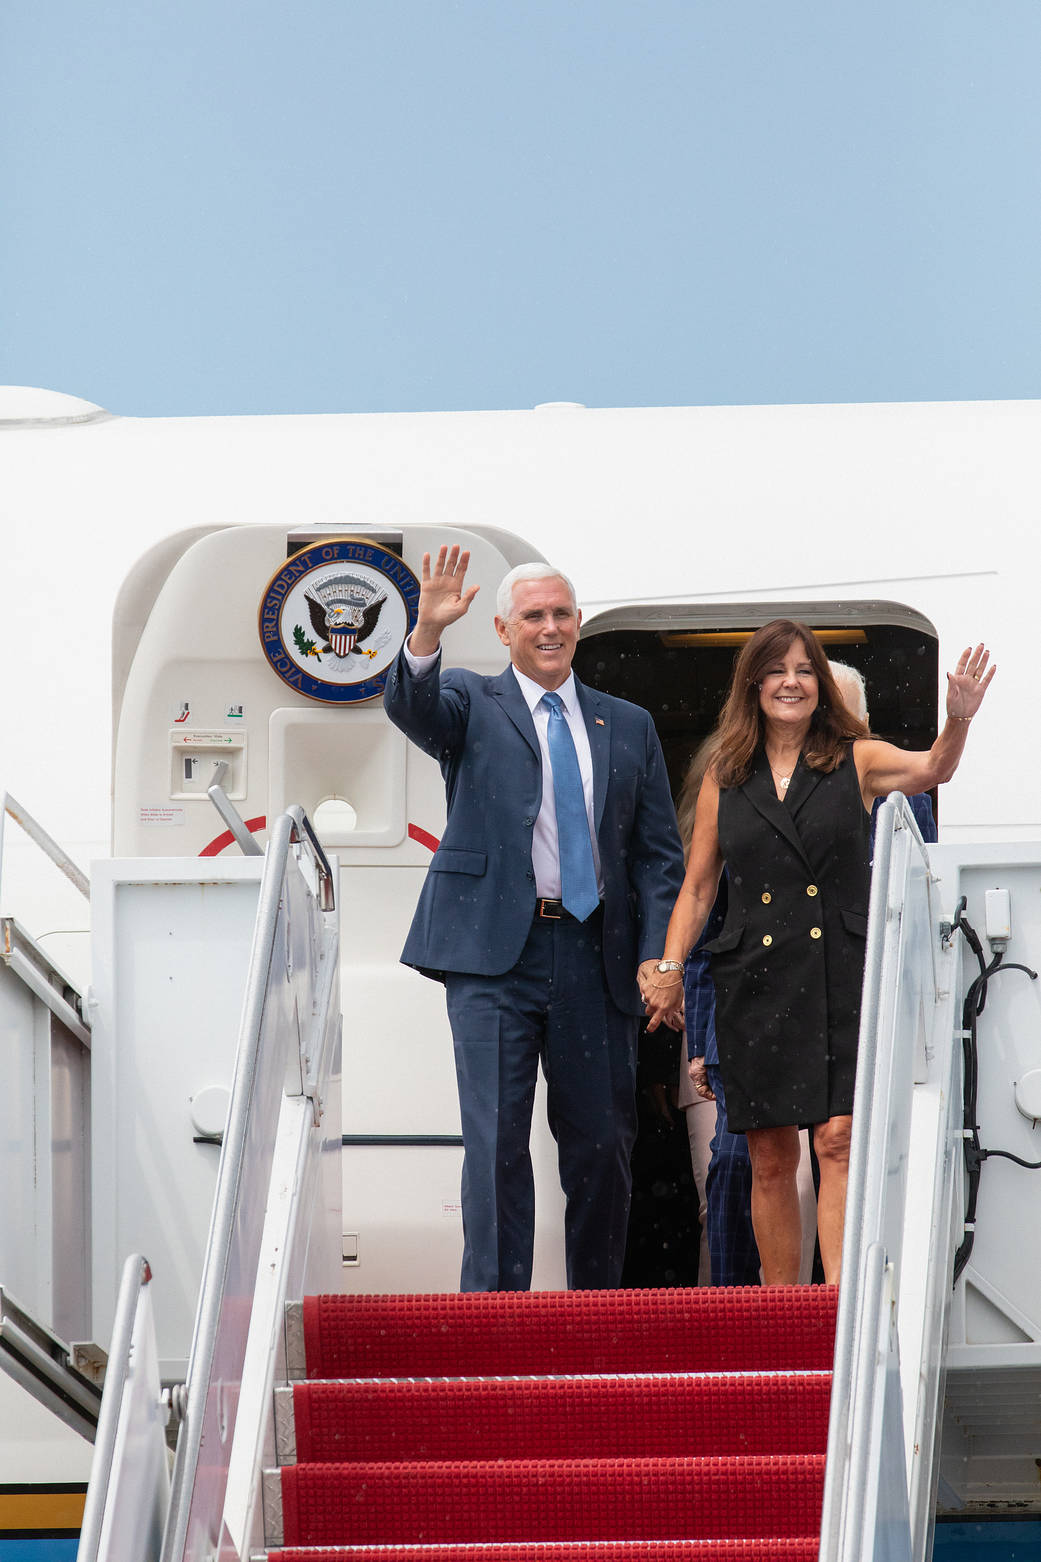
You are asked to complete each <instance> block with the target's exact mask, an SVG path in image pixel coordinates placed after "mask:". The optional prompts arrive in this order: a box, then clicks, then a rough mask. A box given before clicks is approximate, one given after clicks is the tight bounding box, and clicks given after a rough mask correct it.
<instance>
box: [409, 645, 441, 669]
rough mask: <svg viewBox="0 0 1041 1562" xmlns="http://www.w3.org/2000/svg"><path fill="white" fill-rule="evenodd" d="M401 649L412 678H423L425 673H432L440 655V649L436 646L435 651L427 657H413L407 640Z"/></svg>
mask: <svg viewBox="0 0 1041 1562" xmlns="http://www.w3.org/2000/svg"><path fill="white" fill-rule="evenodd" d="M401 649H402V650H403V651H404V653H405V662H406V665H407V666H408V670H409V672H410V673H411V674H412V676H413V678H425V677H426V675H427V673H429V672H432V671H433V669H434V665H435V663H436V662H437V660H438V658H439V657H440V655H441V647H440V646H438V648H437V650H436V651H431V653H430V655H429V656H414V655H413V654H412V652H411V651H410V650H409V645H408V641H407V640H406V641H405V644H404V645H403V646H402V647H401Z"/></svg>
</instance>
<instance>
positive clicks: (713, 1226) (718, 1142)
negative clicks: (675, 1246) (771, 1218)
mask: <svg viewBox="0 0 1041 1562" xmlns="http://www.w3.org/2000/svg"><path fill="white" fill-rule="evenodd" d="M708 1082H709V1086H710V1088H711V1090H712V1094H713V1095H714V1096H715V1098H716V1132H715V1136H714V1137H713V1140H712V1143H711V1145H710V1146H709V1151H710V1159H709V1163H708V1176H707V1177H706V1179H705V1202H706V1206H707V1210H706V1219H707V1222H708V1246H709V1259H710V1262H711V1265H712V1284H713V1285H758V1284H759V1249H758V1248H757V1247H756V1242H755V1231H754V1230H753V1228H752V1161H751V1157H750V1156H749V1154H748V1140H747V1139H746V1138H745V1136H744V1134H732V1133H731V1132H730V1129H729V1128H728V1127H727V1103H726V1097H725V1096H724V1094H723V1076H722V1075H721V1074H720V1072H719V1069H718V1067H716V1066H714V1065H713V1064H711V1063H710V1064H708Z"/></svg>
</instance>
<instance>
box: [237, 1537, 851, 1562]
mask: <svg viewBox="0 0 1041 1562" xmlns="http://www.w3.org/2000/svg"><path fill="white" fill-rule="evenodd" d="M819 1549H820V1546H819V1542H818V1540H817V1539H816V1537H815V1536H812V1535H807V1536H803V1537H801V1538H796V1539H792V1538H790V1537H787V1536H785V1537H777V1538H771V1539H767V1540H600V1541H595V1540H591V1541H584V1540H558V1541H549V1542H543V1541H534V1542H533V1541H527V1540H526V1541H520V1542H515V1543H513V1544H509V1543H507V1544H505V1545H465V1546H453V1545H443V1546H320V1547H310V1548H306V1549H305V1548H301V1547H296V1548H293V1547H286V1548H283V1549H282V1550H279V1551H270V1552H268V1562H817V1556H818V1552H819Z"/></svg>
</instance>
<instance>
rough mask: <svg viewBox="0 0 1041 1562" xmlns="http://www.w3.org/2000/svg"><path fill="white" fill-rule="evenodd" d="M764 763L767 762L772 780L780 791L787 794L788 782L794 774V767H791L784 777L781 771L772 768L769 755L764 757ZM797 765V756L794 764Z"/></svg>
mask: <svg viewBox="0 0 1041 1562" xmlns="http://www.w3.org/2000/svg"><path fill="white" fill-rule="evenodd" d="M766 762H767V764H768V765H770V774H771V775H772V776H773V777H774V779H775V781H776V782H777V784H778V786H779V787H780V788H781V791H782V792H787V790H788V785H789V782H790V781H791V779H792V776H793V775H794V774H795V765H793V766H792V768H791V770H789V772H788V774H787V775H785V774H784V772H783V771H781V770H777V769H775V768H774V766H773V765H772V764H771V763H770V756H769V754H768V755H767V756H766ZM798 763H799V757H798V755H796V758H795V764H796V765H797V764H798Z"/></svg>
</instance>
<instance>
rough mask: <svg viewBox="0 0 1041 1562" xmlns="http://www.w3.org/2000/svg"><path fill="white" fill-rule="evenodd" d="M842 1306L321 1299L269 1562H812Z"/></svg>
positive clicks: (661, 1300) (829, 1301)
mask: <svg viewBox="0 0 1041 1562" xmlns="http://www.w3.org/2000/svg"><path fill="white" fill-rule="evenodd" d="M836 1299H837V1293H836V1292H835V1291H834V1290H831V1289H825V1288H823V1287H791V1288H784V1289H771V1290H763V1289H760V1288H758V1287H750V1288H748V1289H741V1290H713V1289H710V1288H707V1287H705V1288H700V1289H697V1290H682V1291H680V1290H675V1291H667V1290H660V1291H572V1292H563V1293H547V1292H532V1293H502V1292H500V1293H496V1294H492V1295H470V1296H462V1295H450V1296H375V1297H346V1296H331V1297H313V1298H311V1299H309V1300H308V1301H306V1302H305V1303H304V1304H303V1323H304V1335H305V1340H306V1354H307V1377H308V1381H307V1382H303V1383H297V1384H296V1385H295V1387H294V1389H293V1392H292V1412H293V1415H292V1420H293V1427H294V1432H293V1438H294V1441H295V1448H294V1449H293V1453H295V1460H296V1462H295V1463H287V1464H285V1465H284V1467H283V1468H282V1470H281V1480H280V1491H279V1493H278V1495H279V1498H280V1502H279V1503H278V1504H277V1506H280V1509H281V1512H280V1514H276V1515H274V1519H273V1522H271V1526H270V1527H271V1529H272V1530H273V1531H275V1533H273V1534H271V1535H270V1536H269V1543H272V1544H277V1543H278V1542H281V1549H278V1550H272V1552H271V1556H272V1558H273V1559H278V1562H334V1559H335V1562H349V1559H353V1562H376V1559H383V1562H390V1559H392V1558H393V1559H394V1562H420V1559H422V1562H463V1559H465V1562H521V1559H522V1558H524V1559H530V1562H561V1559H564V1558H567V1559H571V1562H580V1559H581V1562H631V1559H632V1562H635V1559H637V1558H650V1557H652V1556H653V1557H654V1558H658V1559H661V1562H670V1559H673V1558H700V1559H702V1562H713V1559H717V1558H718V1559H723V1558H733V1559H738V1558H746V1559H749V1562H750V1559H753V1558H756V1559H765V1558H778V1559H789V1562H804V1559H805V1562H814V1559H815V1558H816V1556H817V1549H818V1538H819V1528H820V1507H821V1494H822V1491H823V1482H824V1451H825V1445H826V1441H827V1422H828V1395H829V1391H830V1374H831V1359H832V1350H833V1344H834V1327H835V1305H836ZM333 1379H336V1380H338V1381H330V1380H333ZM291 1456H292V1455H291ZM277 1488H278V1483H277V1482H276V1490H277ZM269 1518H270V1515H269ZM279 1530H280V1531H281V1533H280V1534H279V1533H277V1532H278V1531H279ZM301 1548H309V1549H307V1550H303V1549H301ZM314 1548H319V1549H314Z"/></svg>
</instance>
